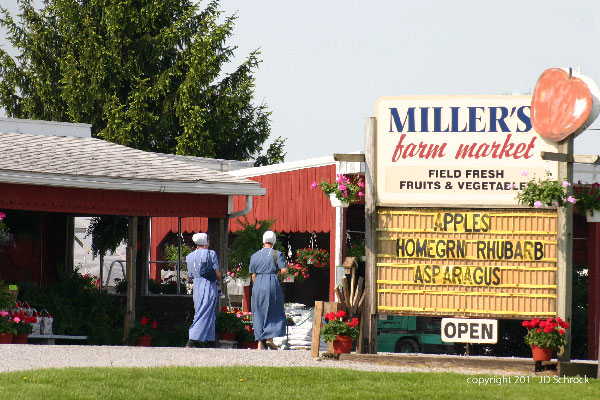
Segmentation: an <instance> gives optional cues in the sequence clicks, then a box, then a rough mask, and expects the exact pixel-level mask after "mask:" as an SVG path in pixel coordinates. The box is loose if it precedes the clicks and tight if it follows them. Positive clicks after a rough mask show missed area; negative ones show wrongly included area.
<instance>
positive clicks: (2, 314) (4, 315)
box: [0, 310, 8, 317]
mask: <svg viewBox="0 0 600 400" xmlns="http://www.w3.org/2000/svg"><path fill="white" fill-rule="evenodd" d="M6 316H8V311H4V310H2V311H0V317H6Z"/></svg>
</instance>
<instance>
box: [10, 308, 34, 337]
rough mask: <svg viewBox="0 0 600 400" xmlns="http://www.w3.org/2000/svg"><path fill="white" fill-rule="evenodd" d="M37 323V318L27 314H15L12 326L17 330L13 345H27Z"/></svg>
mask: <svg viewBox="0 0 600 400" xmlns="http://www.w3.org/2000/svg"><path fill="white" fill-rule="evenodd" d="M36 322H37V318H36V317H33V316H31V317H30V316H28V315H27V314H25V312H23V311H21V312H19V313H13V315H12V325H13V327H14V329H15V332H16V333H15V334H14V336H13V338H12V343H13V344H26V343H27V339H28V338H29V335H30V334H31V332H33V324H35V323H36Z"/></svg>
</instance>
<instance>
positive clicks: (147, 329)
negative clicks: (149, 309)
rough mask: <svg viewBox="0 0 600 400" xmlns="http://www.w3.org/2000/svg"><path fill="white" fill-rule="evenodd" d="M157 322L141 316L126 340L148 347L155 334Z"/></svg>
mask: <svg viewBox="0 0 600 400" xmlns="http://www.w3.org/2000/svg"><path fill="white" fill-rule="evenodd" d="M157 326H158V323H157V322H156V321H153V322H152V324H150V320H149V319H148V318H147V317H142V319H140V322H139V323H137V324H135V326H134V327H133V329H132V330H131V332H129V337H128V341H129V342H133V343H135V345H136V346H143V347H150V344H151V343H152V338H153V337H154V335H156V328H157Z"/></svg>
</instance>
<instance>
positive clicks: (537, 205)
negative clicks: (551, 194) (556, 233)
mask: <svg viewBox="0 0 600 400" xmlns="http://www.w3.org/2000/svg"><path fill="white" fill-rule="evenodd" d="M541 206H542V202H541V201H539V200H538V201H536V202H535V203H533V208H540V207H541Z"/></svg>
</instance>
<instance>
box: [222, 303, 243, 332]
mask: <svg viewBox="0 0 600 400" xmlns="http://www.w3.org/2000/svg"><path fill="white" fill-rule="evenodd" d="M215 329H216V330H217V332H219V333H222V332H228V333H237V332H239V331H240V330H242V329H244V324H243V323H242V319H241V318H239V317H238V316H237V312H236V311H234V310H233V309H229V308H228V307H223V308H222V309H221V312H220V313H218V314H217V320H216V322H215Z"/></svg>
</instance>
